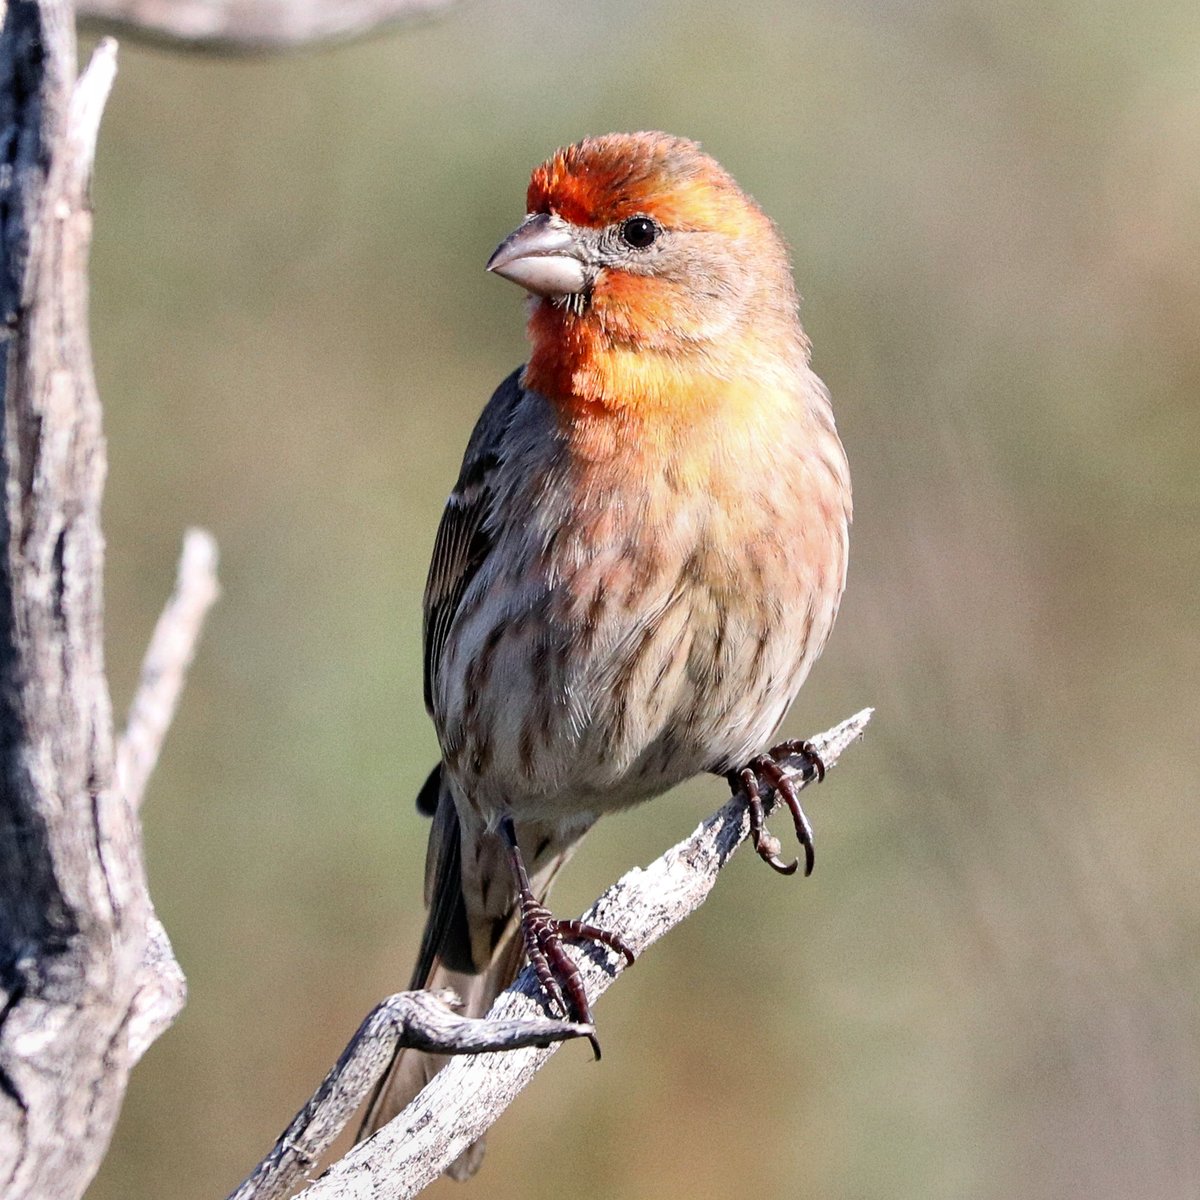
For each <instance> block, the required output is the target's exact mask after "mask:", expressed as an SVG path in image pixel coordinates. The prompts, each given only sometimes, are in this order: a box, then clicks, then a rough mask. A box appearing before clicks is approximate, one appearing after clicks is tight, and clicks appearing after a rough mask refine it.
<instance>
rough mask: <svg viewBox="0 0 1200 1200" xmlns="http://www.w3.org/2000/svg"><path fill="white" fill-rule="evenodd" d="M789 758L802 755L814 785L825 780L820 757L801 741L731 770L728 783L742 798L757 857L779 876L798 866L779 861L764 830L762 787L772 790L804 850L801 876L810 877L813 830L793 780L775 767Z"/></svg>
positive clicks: (776, 846)
mask: <svg viewBox="0 0 1200 1200" xmlns="http://www.w3.org/2000/svg"><path fill="white" fill-rule="evenodd" d="M793 755H803V756H804V758H805V760H806V761H807V763H808V765H809V766H810V767H811V768H812V777H811V778H812V779H814V780H815V781H816V782H817V783H820V782H822V780H824V778H825V764H824V763H823V762H822V761H821V756H820V755H819V754H818V753H817V752H816V751H815V750H814V749H813V748H812V746H811V745H809V743H808V742H804V741H791V742H781V743H780V744H779V745H778V746H774V747H772V749H770V750H769V751H767V753H766V754H762V755H759V757H758V758H756V759H754V760H753V761H751V763H750V765H749V766H747V767H745V768H744V769H743V770H741V771H731V772H730V773H729V775H728V777H727V778H728V779H729V784H730V786H731V787H732V788H733V790H734V792H735V794H736V793H737V792H738V791H741V792H743V793H744V794H745V797H746V807H747V810H748V811H749V814H750V837H751V839H752V841H753V842H754V849H755V850H756V851H757V852H758V856H759V858H761V859H762V860H763V862H765V863H767V864H768V866H771V867H774V868H775V870H776V871H778V872H779V873H780V874H781V875H791V874H793V873H794V872H795V870H796V868H797V867H798V866H799V862H798V860H793V861H792V862H791V863H785V862H783V861H782V859H780V858H779V842H778V840H777V839H775V838H773V837H771V835H770V834H769V833H768V832H767V830H766V814H765V810H764V808H763V802H762V784H764V783H766V784H769V785H770V786H771V787H773V788H774V789H775V791H776V793H777V794H778V796H779V799H780V800H781V801H783V803H784V804H785V805H786V806H787V810H788V812H790V813H791V814H792V825H793V826H794V827H795V830H796V840H797V841H798V842H799V843H800V845H801V846H803V847H804V874H805V875H811V874H812V872H813V867H814V866H815V865H816V857H817V856H816V850H815V848H814V846H813V830H812V825H811V823H810V822H809V819H808V817H807V816H806V815H805V813H804V809H803V807H802V806H801V804H800V795H799V792H798V790H797V788H796V784H795V783H794V782H793V780H792V779H791V778H790V777H789V776H788V775H787V774H786V773H785V772H784V770H783V768H782V767H781V766H780V765H779V761H778V760H779V759H781V758H789V757H791V756H793Z"/></svg>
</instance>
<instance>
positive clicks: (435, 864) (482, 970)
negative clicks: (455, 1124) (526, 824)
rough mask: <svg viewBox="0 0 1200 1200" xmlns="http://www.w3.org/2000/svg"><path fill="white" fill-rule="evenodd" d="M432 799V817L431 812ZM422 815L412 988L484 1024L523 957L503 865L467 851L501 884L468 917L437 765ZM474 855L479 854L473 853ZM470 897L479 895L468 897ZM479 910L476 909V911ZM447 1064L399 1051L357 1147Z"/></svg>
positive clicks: (554, 860) (474, 1155)
mask: <svg viewBox="0 0 1200 1200" xmlns="http://www.w3.org/2000/svg"><path fill="white" fill-rule="evenodd" d="M434 796H436V809H435V808H434ZM418 808H419V809H420V811H423V812H426V811H431V810H432V812H433V825H432V828H431V829H430V833H429V850H428V854H427V857H426V863H425V904H426V907H427V908H428V910H429V915H428V918H427V921H426V925H425V932H424V935H423V936H422V938H421V948H420V951H419V953H418V956H417V963H416V967H415V968H414V970H413V974H412V980H411V983H410V985H409V986H410V987H411V988H413V989H414V990H415V989H419V988H428V989H431V990H432V989H436V988H452V989H453V990H454V991H455V992H456V993H457V994H458V995H459V997H460V998H461V999H462V1001H463V1007H462V1011H463V1014H464V1015H465V1016H469V1017H482V1016H483V1015H484V1014H486V1013H487V1011H488V1009H490V1008H491V1006H492V1002H493V1001H494V1000H495V998H496V997H497V996H498V995H499V994H500V993H501V992H502V991H504V989H505V988H506V987H508V985H509V984H510V983H512V981H513V980H514V979H515V978H516V976H517V973H518V971H519V970H520V967H521V962H522V959H523V956H524V947H523V944H522V941H521V935H520V926H519V924H518V922H517V921H516V919H515V917H514V912H513V893H512V887H511V883H510V881H509V878H508V874H507V872H508V864H507V862H506V861H505V856H504V853H503V848H502V847H501V845H500V843H499V839H497V838H494V837H492V836H491V835H480V836H487V840H488V844H487V845H486V846H480V847H474V846H473V847H472V849H471V850H470V854H471V861H472V863H473V867H472V870H473V872H475V873H476V883H478V878H477V876H478V874H479V873H484V874H487V873H490V874H492V875H493V876H499V878H500V879H501V880H502V883H501V886H499V887H492V888H486V887H485V888H483V889H482V891H483V893H484V894H485V895H487V896H488V897H489V898H490V900H491V904H490V905H489V910H490V911H486V912H479V911H473V910H469V902H468V899H467V896H466V895H465V892H464V886H463V870H462V860H463V834H462V829H461V827H460V823H459V818H458V811H457V809H456V807H455V803H454V797H453V795H452V794H451V792H450V789H449V786H448V783H447V781H446V780H445V779H444V776H443V773H442V770H441V766H440V764H439V766H438V767H436V768H435V769H434V771H433V773H432V774H431V775H430V777H429V779H428V780H427V781H426V783H425V785H424V787H422V788H421V792H420V796H419V797H418ZM572 849H573V846H571V845H569V846H566V847H564V848H562V849H558V850H553V851H551V852H550V853H548V854H546V855H545V856H544V857H542V858H540V859H539V860H538V861H537V863H536V865H535V869H534V872H533V875H532V878H531V883H532V886H533V889H534V892H535V894H536V895H537V897H538V899H539V900H544V899H545V896H546V893H547V892H548V891H549V888H550V884H551V882H552V881H553V879H554V876H555V875H556V874H557V873H558V869H559V868H560V867H561V866H562V864H563V863H564V862H565V861H566V859H567V858H568V856H569V854H570V852H571V850H572ZM477 851H478V852H477ZM472 894H473V896H477V895H478V894H479V889H478V888H476V889H473V891H472ZM474 907H475V908H478V907H479V906H478V904H476V905H475V906H474ZM445 1062H446V1057H445V1056H444V1055H437V1054H428V1053H426V1052H424V1051H420V1050H411V1049H402V1050H400V1051H398V1052H397V1054H396V1056H395V1057H394V1058H393V1059H392V1063H391V1066H390V1067H389V1068H388V1069H387V1071H386V1072H385V1074H384V1075H383V1077H382V1079H381V1080H380V1082H379V1084H378V1085H377V1086H376V1088H375V1091H374V1093H373V1094H372V1096H371V1098H370V1100H369V1101H368V1102H367V1106H366V1110H365V1114H364V1116H363V1121H362V1124H361V1126H360V1127H359V1131H358V1138H357V1140H358V1141H362V1140H363V1139H364V1138H367V1137H370V1136H371V1134H373V1133H374V1132H375V1131H376V1130H377V1129H380V1128H381V1127H382V1126H384V1125H386V1124H387V1123H388V1122H389V1121H390V1120H391V1119H392V1118H393V1117H395V1116H396V1115H397V1114H398V1113H400V1112H401V1111H402V1110H403V1109H404V1108H405V1107H407V1105H408V1104H409V1102H410V1101H411V1100H412V1099H413V1098H414V1097H415V1096H416V1095H417V1093H418V1092H420V1091H421V1089H422V1088H424V1086H425V1085H426V1084H427V1083H428V1082H429V1080H430V1079H432V1078H433V1076H434V1075H435V1074H436V1073H437V1071H439V1070H440V1069H441V1068H442V1067H443V1066H444V1065H445ZM483 1150H484V1143H483V1139H482V1138H480V1139H479V1140H478V1141H476V1142H474V1143H472V1144H471V1145H470V1146H469V1147H467V1149H466V1150H464V1151H463V1153H462V1154H461V1155H460V1156H459V1157H458V1159H456V1160H455V1162H454V1163H452V1164H451V1166H450V1167H449V1168H448V1169H447V1174H448V1175H450V1176H451V1177H452V1178H454V1179H467V1178H469V1177H470V1176H471V1175H473V1174H474V1173H475V1171H476V1170H478V1168H479V1165H480V1163H481V1162H482V1160H483Z"/></svg>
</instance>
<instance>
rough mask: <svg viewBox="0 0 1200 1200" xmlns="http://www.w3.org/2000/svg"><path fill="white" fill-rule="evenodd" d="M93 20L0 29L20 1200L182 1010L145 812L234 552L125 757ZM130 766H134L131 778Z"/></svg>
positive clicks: (193, 617)
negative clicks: (108, 625) (159, 912)
mask: <svg viewBox="0 0 1200 1200" xmlns="http://www.w3.org/2000/svg"><path fill="white" fill-rule="evenodd" d="M73 20H74V14H73V11H72V8H71V6H70V4H68V3H64V2H62V0H42V2H41V3H35V2H33V0H9V3H8V5H7V7H6V9H5V12H4V25H3V30H2V31H0V73H2V76H3V78H2V79H0V130H2V133H0V136H2V138H3V163H2V165H0V302H2V303H3V307H4V319H5V323H4V339H5V345H4V347H3V354H0V372H2V382H3V393H4V422H3V427H2V433H0V473H2V475H3V484H4V486H3V503H2V504H0V1195H3V1196H4V1197H5V1198H6V1200H26V1198H34V1197H39V1198H40V1197H45V1198H47V1200H48V1198H50V1197H55V1198H62V1200H69V1198H71V1197H76V1196H79V1195H81V1194H82V1192H83V1190H84V1188H85V1187H86V1186H87V1184H88V1183H89V1181H90V1180H91V1178H92V1176H93V1175H94V1174H95V1171H96V1168H97V1167H98V1166H99V1164H100V1161H101V1159H102V1158H103V1156H104V1153H105V1150H106V1149H107V1147H108V1142H109V1138H110V1136H111V1133H112V1129H113V1125H114V1123H115V1121H116V1118H117V1114H118V1112H119V1111H120V1106H121V1101H122V1099H123V1097H124V1093H125V1085H126V1081H127V1079H128V1076H129V1071H130V1069H131V1068H132V1067H133V1065H134V1064H135V1063H136V1062H137V1060H138V1059H139V1058H140V1057H141V1055H142V1053H143V1052H144V1051H145V1049H146V1047H147V1046H149V1044H150V1043H151V1042H152V1041H153V1040H154V1038H155V1037H157V1035H158V1034H159V1033H160V1032H162V1030H163V1029H165V1028H166V1027H167V1025H168V1024H170V1022H171V1020H172V1019H173V1018H174V1016H175V1014H176V1012H177V1011H178V1009H179V1007H180V1006H181V1005H182V1002H183V976H182V974H181V973H180V971H179V968H178V966H177V965H176V963H175V960H174V958H173V956H172V954H171V948H170V943H169V942H168V941H167V938H166V935H165V933H164V932H163V930H162V927H161V925H159V923H158V921H157V919H156V918H155V915H154V909H153V906H152V905H151V902H150V896H149V893H148V892H147V887H146V875H145V871H144V869H143V864H142V841H141V826H140V823H139V820H138V801H139V800H140V796H141V791H142V788H143V787H144V784H145V780H146V777H147V775H148V773H149V770H150V768H151V767H152V765H153V762H154V759H155V757H156V756H157V752H158V747H159V745H160V744H161V740H162V736H163V734H164V733H165V730H166V726H167V724H168V723H169V721H170V717H171V714H172V712H173V711H174V707H175V702H176V699H177V696H178V689H179V686H180V684H181V681H182V676H183V672H184V669H185V668H186V665H187V663H188V661H189V660H190V657H191V651H192V647H193V645H194V642H195V637H196V634H197V632H198V629H199V624H200V620H201V619H202V617H203V613H204V610H205V609H206V608H207V605H208V604H209V603H210V602H211V600H212V599H213V597H214V596H215V581H214V575H213V567H214V562H215V552H214V548H213V545H212V542H211V539H209V538H208V537H207V535H203V534H196V535H194V536H193V537H191V538H190V539H189V542H188V546H187V549H186V552H185V555H184V561H183V565H182V567H181V572H180V589H179V592H178V593H177V596H176V598H175V600H174V601H173V602H172V604H171V605H170V606H169V607H168V610H167V612H166V613H164V617H163V620H162V622H160V627H159V630H158V631H157V632H156V635H155V638H154V642H153V644H152V647H151V653H150V654H149V655H148V656H147V662H146V667H145V670H144V672H143V677H142V683H141V687H140V690H139V692H138V698H137V700H136V701H135V705H134V708H133V710H132V712H131V720H130V728H129V731H128V733H127V735H126V737H125V738H124V739H122V741H121V742H120V744H118V742H117V740H116V738H115V737H114V732H113V720H112V712H111V706H110V702H109V693H108V685H107V683H106V680H105V675H104V656H103V636H102V635H103V625H102V615H103V603H102V593H101V587H102V579H103V559H104V540H103V535H102V534H101V530H100V515H99V514H100V497H101V491H102V488H103V484H104V475H105V447H104V438H103V434H102V432H101V423H100V403H99V399H98V397H97V394H96V386H95V381H94V379H93V375H92V363H91V353H90V349H89V344H88V334H87V256H88V246H89V241H90V231H91V216H90V212H89V207H88V186H89V181H90V177H91V169H92V157H93V152H94V147H95V139H96V133H97V128H98V126H99V121H100V114H101V111H102V109H103V106H104V102H105V98H106V97H107V94H108V90H109V87H110V85H111V83H112V79H113V76H114V73H115V70H116V45H115V43H113V42H111V41H106V42H103V43H101V45H100V46H99V48H98V49H97V50H96V53H95V55H94V57H93V59H92V62H91V64H90V66H89V67H88V69H87V71H86V72H85V74H84V75H83V76H82V77H81V78H80V79H78V80H76V78H75V37H74V29H73ZM118 764H119V765H118Z"/></svg>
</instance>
